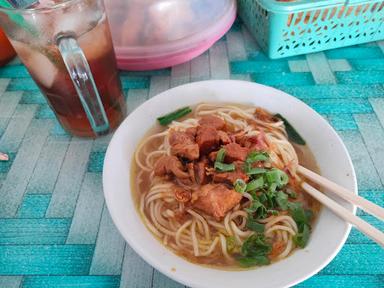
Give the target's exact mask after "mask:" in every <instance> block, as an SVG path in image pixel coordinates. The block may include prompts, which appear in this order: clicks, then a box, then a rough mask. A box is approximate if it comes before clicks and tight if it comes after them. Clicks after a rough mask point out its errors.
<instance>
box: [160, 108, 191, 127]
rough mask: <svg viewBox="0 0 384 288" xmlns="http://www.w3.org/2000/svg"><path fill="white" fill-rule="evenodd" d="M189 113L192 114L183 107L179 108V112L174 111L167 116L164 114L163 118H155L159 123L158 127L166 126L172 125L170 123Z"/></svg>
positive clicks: (188, 109)
mask: <svg viewBox="0 0 384 288" xmlns="http://www.w3.org/2000/svg"><path fill="white" fill-rule="evenodd" d="M191 112H192V109H191V108H190V107H184V108H181V109H179V110H176V111H174V112H171V113H169V114H166V115H164V116H161V117H159V118H157V121H159V123H160V125H162V126H166V125H168V124H170V123H172V121H174V120H176V119H179V118H181V117H183V116H185V115H187V114H189V113H191Z"/></svg>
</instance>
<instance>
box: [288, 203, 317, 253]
mask: <svg viewBox="0 0 384 288" xmlns="http://www.w3.org/2000/svg"><path fill="white" fill-rule="evenodd" d="M288 209H289V212H290V213H291V216H292V218H293V220H295V222H296V224H297V227H298V230H299V231H298V233H297V235H296V236H295V237H293V241H294V242H295V244H296V245H297V246H298V247H301V248H304V247H305V246H306V245H307V243H308V240H309V235H310V231H311V226H310V222H311V219H312V217H313V213H312V211H311V210H304V208H303V207H302V205H301V203H292V202H289V203H288Z"/></svg>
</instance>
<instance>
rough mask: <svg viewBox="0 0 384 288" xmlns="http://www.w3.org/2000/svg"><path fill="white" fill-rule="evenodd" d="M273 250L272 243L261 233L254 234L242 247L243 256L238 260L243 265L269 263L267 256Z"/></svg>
mask: <svg viewBox="0 0 384 288" xmlns="http://www.w3.org/2000/svg"><path fill="white" fill-rule="evenodd" d="M271 251H272V246H271V244H269V243H267V242H266V241H265V238H264V235H263V234H261V233H255V234H252V235H251V236H249V237H248V238H247V240H245V242H244V243H243V246H242V247H241V254H242V256H241V257H238V259H237V261H238V262H239V264H240V265H241V266H243V267H251V266H259V265H267V264H269V263H270V261H269V258H268V257H267V256H268V254H269V253H271Z"/></svg>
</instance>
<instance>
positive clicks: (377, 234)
mask: <svg viewBox="0 0 384 288" xmlns="http://www.w3.org/2000/svg"><path fill="white" fill-rule="evenodd" d="M301 187H303V189H304V190H305V191H306V192H307V193H308V194H310V195H311V196H312V197H313V198H315V199H317V200H318V201H319V202H320V203H322V204H323V205H324V206H326V207H328V208H329V209H330V210H332V211H333V213H335V214H336V215H337V216H339V217H340V218H342V219H344V220H345V221H347V222H349V223H351V224H352V225H354V226H355V227H356V228H357V229H358V230H360V231H361V232H363V233H364V234H365V235H367V236H368V237H369V238H371V239H372V240H374V241H375V242H377V243H378V244H380V245H381V246H382V247H384V233H382V232H381V231H380V230H378V229H376V228H375V227H373V226H372V225H370V224H368V223H367V222H365V221H364V220H362V219H361V218H359V217H357V216H356V215H354V214H353V213H352V212H350V211H349V210H347V209H346V208H344V207H343V206H341V205H340V204H338V203H337V202H336V201H334V200H332V199H331V198H329V197H328V196H326V195H325V194H324V193H322V192H320V191H319V190H317V189H315V188H314V187H312V186H311V185H309V184H308V183H306V182H303V183H302V184H301Z"/></svg>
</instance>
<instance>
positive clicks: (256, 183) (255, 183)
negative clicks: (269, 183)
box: [245, 177, 264, 192]
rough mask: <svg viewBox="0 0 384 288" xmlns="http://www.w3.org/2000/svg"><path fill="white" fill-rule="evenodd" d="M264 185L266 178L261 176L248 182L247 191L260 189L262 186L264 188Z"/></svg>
mask: <svg viewBox="0 0 384 288" xmlns="http://www.w3.org/2000/svg"><path fill="white" fill-rule="evenodd" d="M263 186H264V179H263V177H259V178H257V179H255V180H252V181H251V182H249V183H248V184H247V189H246V190H245V191H247V192H248V191H253V190H258V189H260V188H263Z"/></svg>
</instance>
